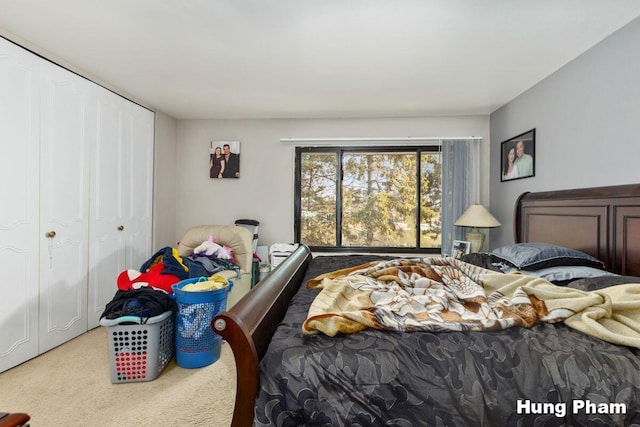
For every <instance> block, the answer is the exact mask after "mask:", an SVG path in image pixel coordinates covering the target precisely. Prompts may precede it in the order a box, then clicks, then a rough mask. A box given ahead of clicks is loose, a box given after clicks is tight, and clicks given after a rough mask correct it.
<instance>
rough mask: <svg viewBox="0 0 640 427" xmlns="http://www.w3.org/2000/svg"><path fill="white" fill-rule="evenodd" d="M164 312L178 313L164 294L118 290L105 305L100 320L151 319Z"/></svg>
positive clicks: (147, 289) (176, 306) (141, 289)
mask: <svg viewBox="0 0 640 427" xmlns="http://www.w3.org/2000/svg"><path fill="white" fill-rule="evenodd" d="M166 311H178V305H177V304H176V302H175V300H174V299H173V298H171V296H169V295H168V294H167V293H166V292H163V291H159V290H156V289H153V288H148V287H144V288H140V289H134V290H127V291H123V290H118V291H117V292H116V294H115V296H114V297H113V299H112V300H111V301H110V302H109V303H108V304H107V305H106V307H105V309H104V312H103V313H102V315H101V316H100V318H107V319H117V318H118V317H123V316H139V317H144V318H148V317H153V316H158V315H160V314H162V313H164V312H166Z"/></svg>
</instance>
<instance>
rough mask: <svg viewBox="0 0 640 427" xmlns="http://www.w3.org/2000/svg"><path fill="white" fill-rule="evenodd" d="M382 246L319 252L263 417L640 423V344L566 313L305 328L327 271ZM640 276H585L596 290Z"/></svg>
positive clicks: (268, 366)
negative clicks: (342, 331) (432, 324)
mask: <svg viewBox="0 0 640 427" xmlns="http://www.w3.org/2000/svg"><path fill="white" fill-rule="evenodd" d="M376 259H388V258H385V257H378V256H336V257H333V256H332V257H318V258H316V259H314V261H313V262H312V264H311V266H310V267H309V271H308V272H307V275H306V278H305V280H304V282H303V285H302V286H301V288H300V290H299V292H298V293H297V294H296V295H295V297H294V298H293V300H292V303H291V305H290V307H289V310H288V312H287V315H286V317H285V319H284V320H283V322H282V323H281V325H280V326H279V327H278V329H277V330H276V333H275V335H274V337H273V339H272V341H271V344H270V347H269V350H268V352H267V354H266V355H265V356H264V358H263V360H262V362H261V378H260V390H259V394H258V399H257V401H256V409H255V424H256V425H278V426H283V425H284V426H294V425H296V426H297V425H327V426H329V425H332V426H345V425H352V426H353V425H362V426H368V425H395V426H407V427H408V426H418V425H450V426H461V425H473V426H477V425H489V426H494V425H496V426H500V425H522V426H527V425H536V426H537V425H548V426H561V425H587V424H589V425H603V426H610V425H640V350H637V349H633V348H629V347H623V346H616V345H613V344H609V343H606V342H604V341H601V340H598V339H595V338H592V337H589V336H587V335H585V334H582V333H581V332H577V331H575V330H572V329H570V328H568V327H566V326H565V325H564V324H554V325H551V324H540V325H537V326H535V327H533V328H531V329H525V328H512V329H507V330H503V331H498V332H446V333H429V332H413V333H403V332H389V331H379V330H373V329H367V330H364V331H361V332H358V333H355V334H348V335H338V336H336V337H333V338H330V337H327V336H324V335H314V336H305V335H303V334H302V330H301V327H302V323H303V322H304V320H305V319H306V316H307V310H308V308H309V305H310V304H311V302H312V301H313V299H314V298H315V296H316V295H317V292H318V291H314V290H309V289H306V287H305V286H304V283H306V280H308V279H310V278H313V277H315V276H317V275H319V274H321V273H324V272H327V271H332V270H337V269H341V268H346V267H350V266H354V265H359V264H362V263H364V262H367V261H371V260H376ZM632 281H635V282H637V281H638V278H623V277H617V278H612V277H606V278H601V279H589V280H578V281H575V282H572V283H570V284H569V285H568V286H572V287H576V288H578V289H582V290H594V289H597V288H600V287H603V286H609V285H612V284H616V283H622V282H625V283H628V282H632Z"/></svg>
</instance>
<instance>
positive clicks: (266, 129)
mask: <svg viewBox="0 0 640 427" xmlns="http://www.w3.org/2000/svg"><path fill="white" fill-rule="evenodd" d="M177 135H178V137H177V140H178V144H177V156H176V158H177V165H178V170H177V196H176V205H177V206H178V211H177V213H176V230H175V231H176V239H179V238H180V237H181V236H182V234H183V233H184V231H185V230H186V229H187V228H189V227H191V226H193V225H197V224H232V223H233V222H234V221H235V220H236V219H238V218H249V219H255V220H258V221H260V229H259V235H260V244H261V245H270V244H272V243H276V242H292V241H293V197H294V194H293V186H294V145H293V144H292V143H282V142H280V138H284V137H299V138H304V137H308V138H311V137H389V136H479V137H482V138H484V142H483V143H482V149H481V159H482V162H483V167H481V179H482V182H483V185H482V186H481V201H482V202H483V203H487V202H488V200H489V189H488V185H486V184H485V183H487V180H488V177H487V174H488V171H489V168H488V158H489V144H488V142H487V141H488V138H489V117H488V116H469V117H462V116H461V117H427V118H386V119H385V118H379V119H364V118H363V119H291V120H285V119H272V120H180V121H178V131H177ZM211 140H239V141H240V142H241V147H240V148H241V157H240V159H241V160H240V175H241V177H240V179H238V180H235V179H210V178H209V175H208V168H209V141H211Z"/></svg>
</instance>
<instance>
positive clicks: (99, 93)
mask: <svg viewBox="0 0 640 427" xmlns="http://www.w3.org/2000/svg"><path fill="white" fill-rule="evenodd" d="M93 102H95V105H96V129H95V132H96V145H95V156H94V158H93V167H92V170H93V173H92V175H91V179H92V182H91V188H92V192H93V196H92V198H91V226H90V276H89V313H88V327H89V328H93V327H96V326H98V325H99V321H100V315H101V314H102V312H103V311H104V308H105V306H106V304H107V303H108V302H109V301H111V300H112V299H113V296H114V295H115V293H116V291H117V277H118V274H119V273H120V272H122V271H123V270H126V269H127V265H126V256H125V252H124V250H123V249H124V247H125V244H126V235H125V230H126V229H127V224H125V223H124V222H123V217H124V212H126V200H125V198H124V193H123V191H122V187H123V183H124V182H126V181H127V180H128V179H129V176H128V170H129V167H127V164H128V163H129V162H131V159H126V158H125V156H124V153H125V150H126V141H125V116H126V111H125V100H124V99H123V98H121V97H120V96H118V95H115V94H114V93H112V92H109V91H107V90H105V89H103V88H100V87H98V86H96V87H94V91H93Z"/></svg>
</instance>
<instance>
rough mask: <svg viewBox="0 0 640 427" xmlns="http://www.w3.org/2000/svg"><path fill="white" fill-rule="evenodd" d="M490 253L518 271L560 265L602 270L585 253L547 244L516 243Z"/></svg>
mask: <svg viewBox="0 0 640 427" xmlns="http://www.w3.org/2000/svg"><path fill="white" fill-rule="evenodd" d="M491 253H492V254H493V255H495V256H496V257H498V258H500V259H502V260H503V261H504V262H506V263H508V264H510V265H512V266H514V267H516V268H517V269H519V270H539V269H541V268H547V267H556V266H562V265H579V266H585V267H595V268H604V263H603V262H602V261H600V260H599V259H597V258H594V257H592V256H591V255H589V254H587V253H584V252H582V251H578V250H575V249H569V248H563V247H561V246H556V245H550V244H548V243H516V244H514V245H507V246H502V247H500V248H497V249H494V250H493V251H491Z"/></svg>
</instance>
